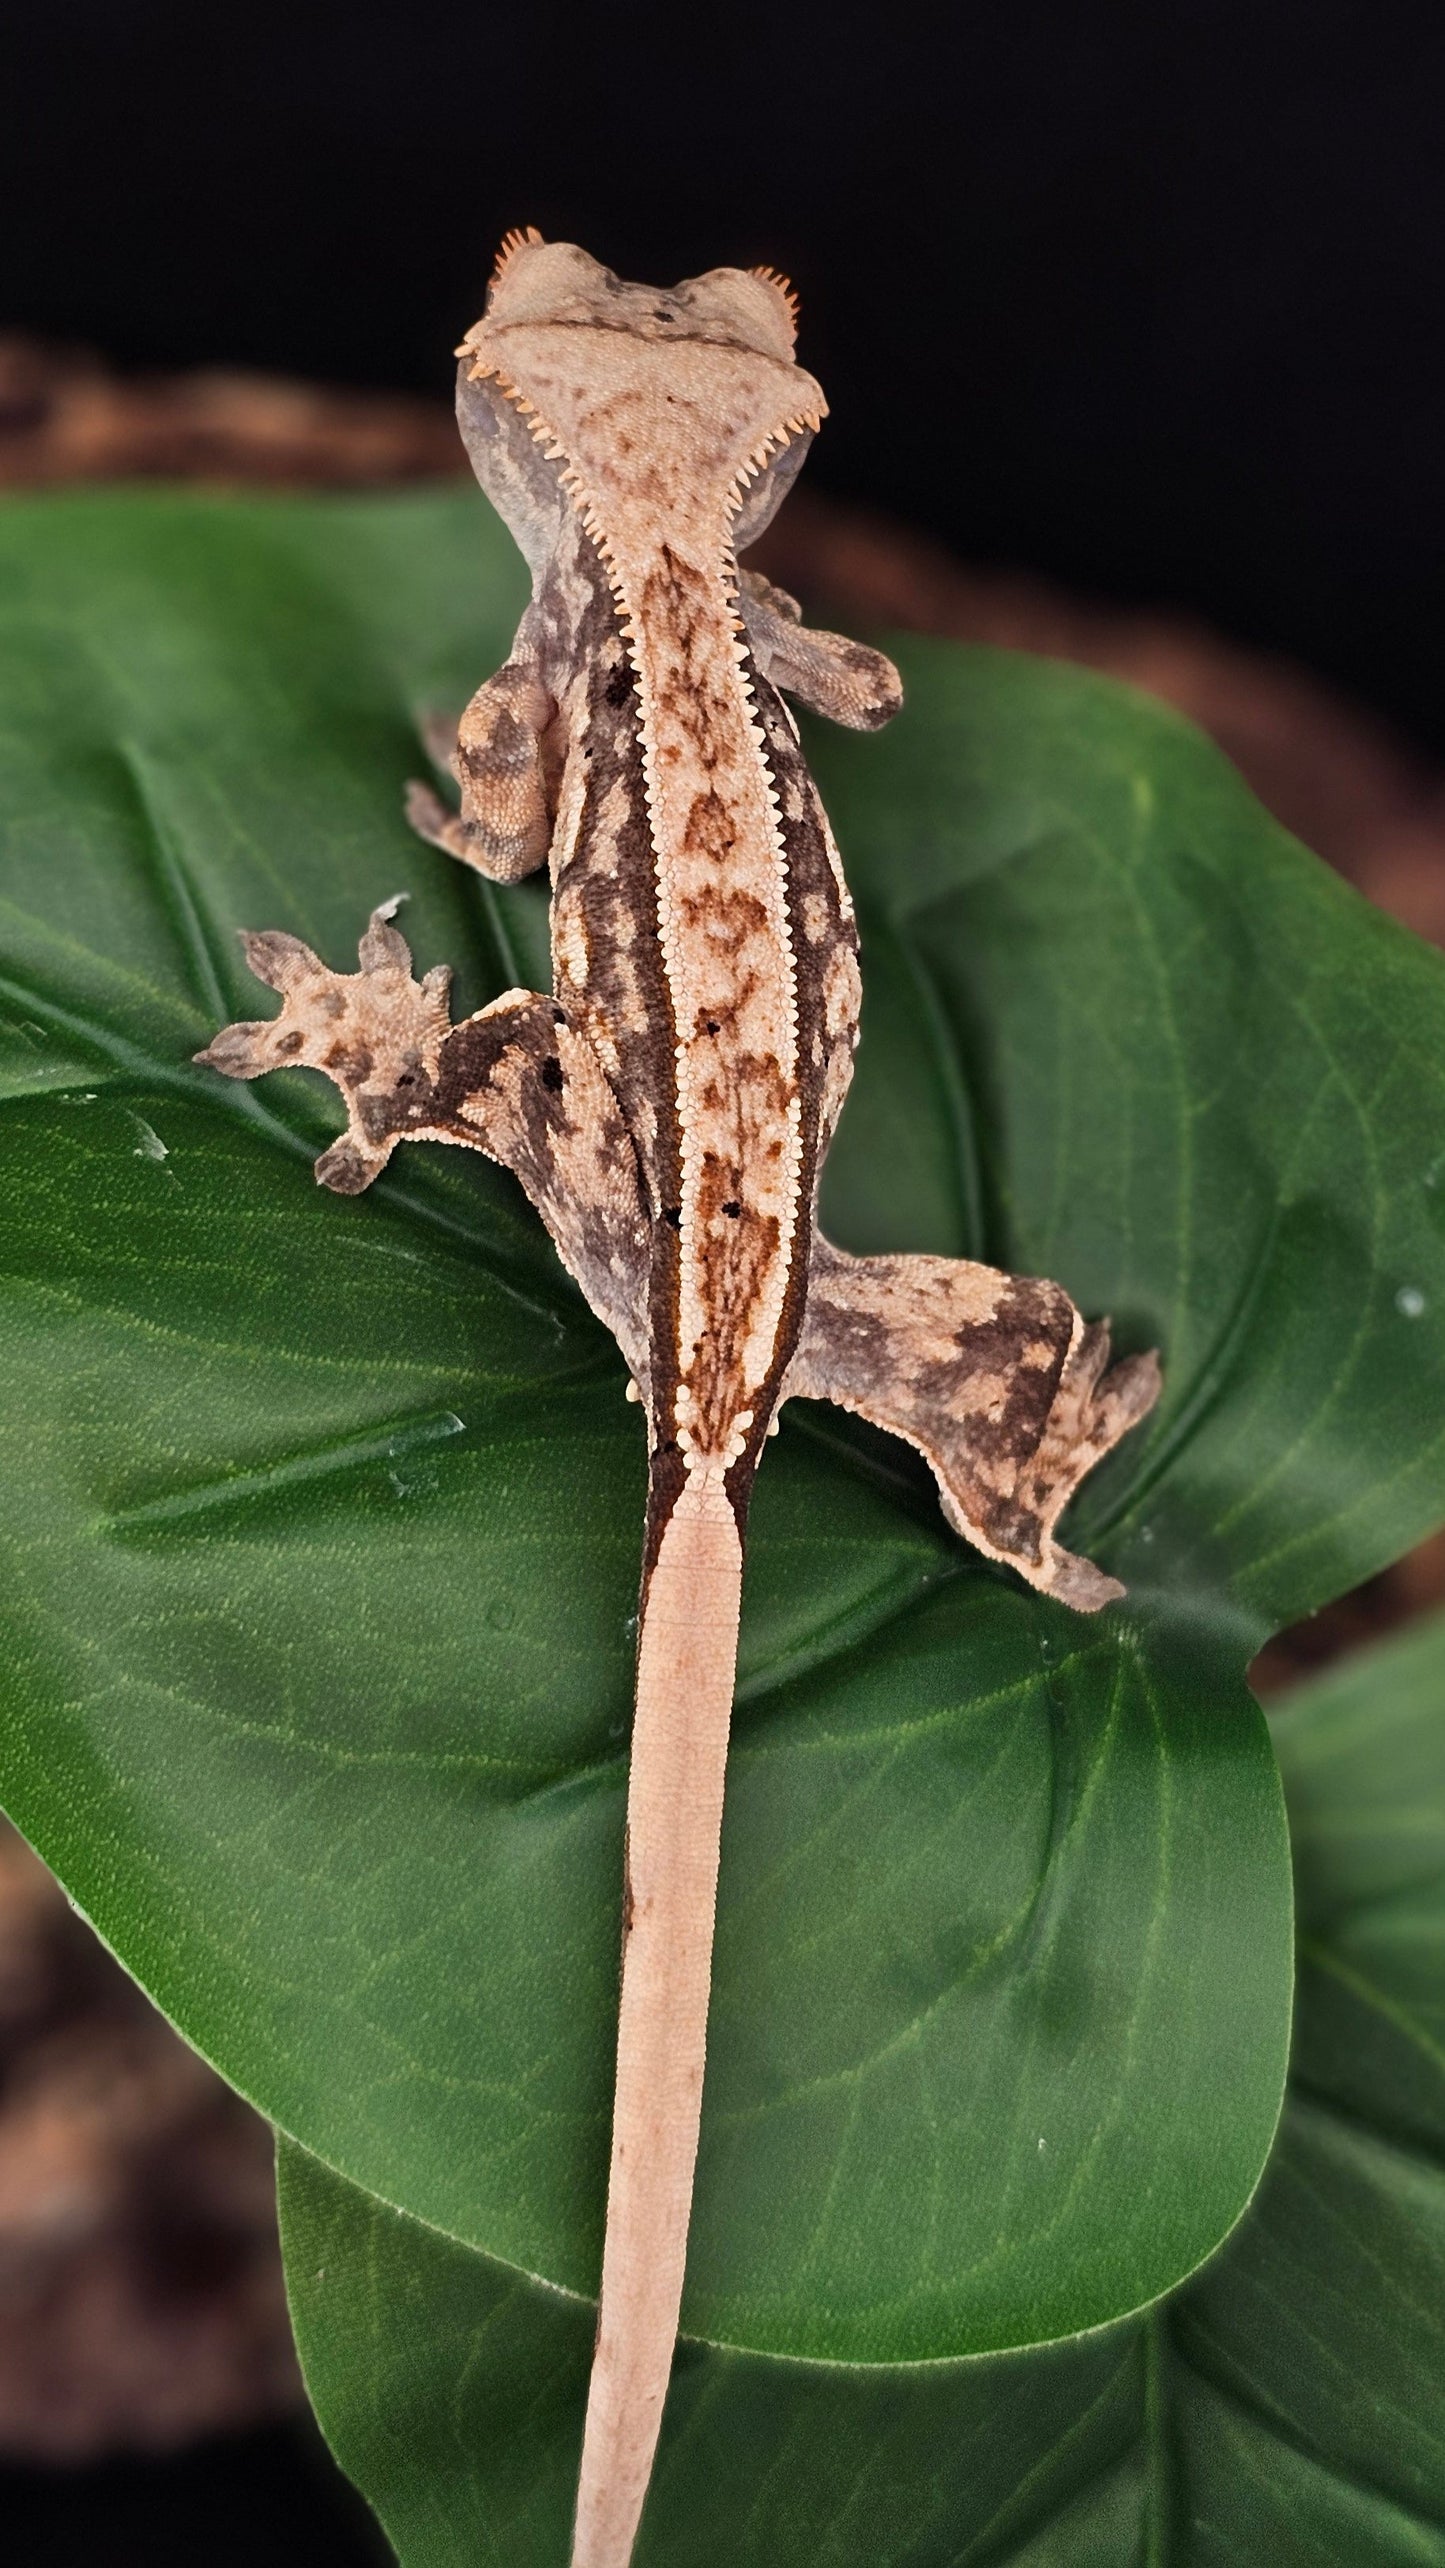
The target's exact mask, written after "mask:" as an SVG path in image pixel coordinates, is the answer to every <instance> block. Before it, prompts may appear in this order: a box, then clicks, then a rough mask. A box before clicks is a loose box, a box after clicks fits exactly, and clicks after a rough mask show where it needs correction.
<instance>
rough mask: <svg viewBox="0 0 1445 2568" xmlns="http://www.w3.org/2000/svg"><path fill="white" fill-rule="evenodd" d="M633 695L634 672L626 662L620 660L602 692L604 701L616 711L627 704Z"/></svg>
mask: <svg viewBox="0 0 1445 2568" xmlns="http://www.w3.org/2000/svg"><path fill="white" fill-rule="evenodd" d="M631 694H632V671H631V669H630V668H629V666H628V664H627V662H626V661H625V660H619V662H618V664H617V666H616V668H615V669H614V670H613V672H612V675H611V677H610V678H609V679H608V681H607V684H606V686H605V687H604V688H603V690H602V696H603V701H604V703H606V704H610V705H611V706H613V708H614V709H615V708H616V707H617V706H619V705H624V704H626V703H627V702H628V700H629V698H630V697H631Z"/></svg>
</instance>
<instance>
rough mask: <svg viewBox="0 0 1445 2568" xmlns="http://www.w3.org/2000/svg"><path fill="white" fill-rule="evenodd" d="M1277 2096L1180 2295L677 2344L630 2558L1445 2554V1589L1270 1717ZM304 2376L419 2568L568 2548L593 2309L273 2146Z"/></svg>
mask: <svg viewBox="0 0 1445 2568" xmlns="http://www.w3.org/2000/svg"><path fill="white" fill-rule="evenodd" d="M1278 1731H1279V1742H1280V1747H1281V1750H1282V1755H1283V1763H1284V1769H1285V1779H1286V1787H1287V1791H1288V1795H1289V1803H1290V1812H1291V1818H1292V1820H1293V1822H1294V1825H1295V1828H1296V1831H1297V1836H1296V1845H1297V1870H1298V1879H1299V1889H1300V1954H1301V1965H1302V1982H1301V2006H1300V2020H1299V2027H1298V2039H1297V2043H1296V2050H1295V2057H1294V2062H1293V2068H1292V2073H1291V2086H1290V2100H1289V2103H1288V2105H1287V2108H1286V2112H1285V2117H1284V2122H1283V2125H1282V2128H1281V2133H1280V2138H1279V2143H1278V2146H1277V2148H1276V2152H1275V2155H1274V2158H1273V2160H1272V2162H1271V2165H1270V2168H1269V2172H1268V2174H1267V2175H1266V2178H1265V2181H1264V2185H1263V2187H1262V2189H1261V2192H1260V2195H1259V2197H1258V2200H1257V2201H1256V2203H1255V2205H1254V2207H1253V2209H1252V2210H1251V2211H1250V2212H1249V2214H1248V2215H1247V2217H1246V2219H1245V2220H1244V2222H1243V2223H1242V2224H1241V2226H1240V2228H1239V2229H1238V2231H1237V2232H1236V2234H1235V2236H1234V2237H1233V2238H1232V2239H1231V2240H1230V2242H1229V2244H1228V2246H1227V2247H1226V2248H1225V2249H1224V2250H1223V2251H1222V2253H1221V2254H1220V2255H1219V2256H1218V2257H1217V2258H1216V2259H1215V2260H1214V2262H1213V2263H1212V2264H1211V2265H1210V2266H1209V2267H1208V2268H1207V2270H1206V2271H1205V2272H1204V2273H1203V2274H1202V2275H1201V2276H1200V2277H1199V2278H1198V2279H1197V2281H1195V2282H1194V2283H1193V2284H1191V2285H1190V2286H1188V2287H1187V2288H1186V2289H1185V2290H1184V2291H1183V2292H1181V2293H1180V2294H1179V2295H1178V2296H1177V2297H1176V2298H1175V2299H1174V2300H1173V2301H1171V2302H1168V2303H1166V2304H1164V2305H1163V2306H1161V2307H1160V2308H1158V2309H1156V2310H1154V2311H1152V2312H1151V2313H1149V2315H1148V2316H1147V2317H1146V2318H1144V2319H1142V2320H1135V2321H1133V2322H1131V2323H1128V2324H1126V2325H1125V2326H1123V2327H1122V2328H1110V2329H1105V2330H1103V2331H1102V2332H1101V2333H1100V2334H1098V2335H1097V2336H1093V2337H1089V2338H1086V2339H1084V2340H1082V2341H1081V2342H1079V2343H1076V2344H1074V2345H1058V2346H1052V2347H1049V2348H1047V2349H1044V2350H1042V2351H1039V2352H1036V2353H1033V2354H1028V2355H1021V2356H1007V2357H993V2358H986V2359H984V2360H982V2361H978V2362H972V2363H952V2364H949V2363H943V2364H935V2365H923V2366H919V2367H915V2368H908V2367H894V2368H891V2369H871V2368H864V2367H848V2366H834V2367H832V2368H828V2367H824V2366H821V2365H810V2364H793V2363H778V2362H770V2361H768V2360H766V2359H765V2358H762V2357H758V2356H746V2355H738V2354H727V2353H722V2352H719V2351H717V2350H716V2349H714V2348H711V2347H705V2346H699V2345H689V2346H686V2347H684V2348H683V2350H682V2352H681V2353H680V2355H679V2359H678V2368H677V2372H676V2375H675V2380H674V2388H673V2396H672V2400H671V2403H670V2406H669V2409H668V2412H667V2416H666V2419H665V2422H664V2426H663V2440H662V2448H661V2454H660V2459H659V2465H658V2475H657V2481H656V2485H655V2489H654V2493H653V2495H652V2497H651V2498H650V2500H649V2504H648V2510H647V2513H646V2515H645V2517H644V2520H643V2531H642V2539H641V2541H640V2543H639V2546H638V2553H637V2560H638V2568H676V2563H681V2562H683V2561H686V2562H687V2563H688V2568H971V2563H979V2568H981V2564H982V2563H987V2568H1005V2563H1007V2568H1096V2563H1097V2568H1158V2563H1160V2562H1164V2561H1168V2562H1170V2563H1171V2568H1220V2563H1224V2562H1238V2563H1240V2568H1266V2563H1268V2568H1407V2564H1408V2568H1421V2563H1426V2562H1431V2563H1435V2568H1439V2563H1440V2562H1441V2561H1445V2404H1442V2399H1441V2384H1442V2382H1445V2039H1442V2037H1445V1619H1442V1620H1441V1621H1439V1622H1437V1623H1435V1624H1434V1625H1433V1627H1431V1628H1430V1629H1428V1630H1425V1631H1422V1632H1421V1633H1419V1634H1418V1635H1412V1636H1411V1637H1410V1638H1408V1639H1407V1640H1405V1641H1403V1642H1400V1643H1396V1644H1394V1645H1392V1646H1391V1647H1389V1648H1386V1649H1382V1650H1379V1651H1377V1652H1373V1653H1371V1654H1370V1655H1369V1656H1368V1657H1362V1658H1361V1659H1359V1660H1357V1661H1356V1662H1355V1663H1354V1664H1353V1665H1351V1666H1349V1667H1347V1668H1345V1669H1343V1670H1341V1671H1340V1672H1339V1673H1337V1674H1335V1675H1332V1676H1331V1677H1329V1678H1328V1679H1327V1680H1325V1681H1324V1682H1322V1683H1319V1684H1316V1685H1315V1686H1313V1687H1311V1688H1310V1689H1309V1691H1308V1692H1307V1693H1302V1694H1301V1695H1300V1696H1299V1697H1297V1698H1296V1699H1295V1700H1294V1701H1293V1702H1292V1703H1291V1704H1289V1705H1288V1706H1287V1708H1286V1709H1285V1710H1284V1711H1283V1712H1282V1714H1281V1715H1280V1716H1279V1723H1278ZM282 2208H283V2216H284V2231H285V2239H286V2247H287V2257H288V2269H289V2274H290V2287H291V2295H292V2306H293V2309H294V2312H295V2315H296V2320H297V2327H298V2335H299V2341H300V2345H301V2349H302V2354H303V2358H304V2361H305V2364H306V2370H307V2377H308V2380H309V2382H310V2385H311V2388H312V2391H313V2394H314V2396H315V2397H316V2399H317V2402H318V2405H319V2409H320V2413H321V2417H322V2421H323V2423H324V2424H325V2426H326V2428H327V2431H328V2433H329V2434H330V2435H331V2437H332V2440H333V2441H334V2443H335V2446H336V2448H337V2450H338V2452H339V2454H340V2457H341V2459H342V2461H343V2462H344V2463H345V2465H346V2467H347V2468H348V2469H350V2470H351V2471H353V2472H354V2474H355V2475H356V2477H357V2478H358V2479H359V2480H360V2482H361V2484H362V2486H363V2487H364V2488H365V2489H366V2490H367V2492H368V2493H369V2494H370V2496H371V2497H372V2499H373V2502H374V2503H375V2504H376V2505H377V2506H378V2508H379V2510H380V2512H381V2515H382V2518H383V2520H384V2522H385V2524H386V2526H387V2529H388V2531H389V2532H390V2534H391V2537H392V2539H393V2541H394V2542H395V2544H396V2547H397V2549H398V2552H399V2553H400V2556H401V2559H402V2561H403V2563H404V2568H463V2563H466V2562H470V2561H472V2560H475V2559H478V2558H486V2559H489V2560H492V2561H495V2562H496V2563H497V2568H553V2563H557V2562H560V2561H562V2560H563V2559H565V2557H566V2550H567V2531H568V2524H569V2516H570V2509H571V2503H572V2492H573V2484H574V2478H575V2471H576V2463H577V2453H578V2446H579V2439H580V2428H581V2415H582V2403H583V2399H584V2396H585V2387H586V2377H587V2368H588V2362H589V2358H590V2354H591V2327H592V2313H591V2311H590V2310H589V2309H587V2308H585V2307H579V2306H578V2305H577V2304H576V2303H572V2302H568V2301H565V2300H563V2299H562V2298H561V2297H560V2296H559V2295H557V2294H554V2293H548V2292H546V2291H544V2290H542V2289H540V2288H539V2287H538V2286H537V2285H536V2284H533V2283H528V2282H526V2281H525V2280H524V2279H523V2278H522V2277H520V2276H519V2275H516V2274H509V2273H507V2272H506V2271H504V2270H503V2269H502V2268H500V2267H498V2266H496V2265H494V2264H490V2263H489V2262H488V2261H487V2260H486V2259H485V2258H482V2257H478V2256H475V2255H467V2254H466V2253H464V2252H463V2251H462V2250H460V2249H458V2248H457V2247H455V2246H453V2245H451V2244H450V2243H449V2242H447V2241H445V2240H443V2239H440V2238H438V2237H436V2236H435V2235H433V2234H430V2233H428V2232H427V2231H425V2230H423V2229H420V2228H418V2227H417V2226H416V2225H415V2224H414V2223H411V2222H406V2221H402V2220H399V2219H398V2218H396V2216H395V2215H394V2214H389V2213H387V2212H384V2211H383V2210H382V2209H381V2207H380V2205H379V2204H377V2203H374V2202H372V2201H370V2200H368V2198H367V2197H366V2196H365V2195H364V2194H362V2193H360V2192H359V2191H358V2190H357V2189H356V2188H354V2187H352V2186H347V2185H344V2184H342V2183H340V2182H339V2181H338V2179H337V2178H336V2177H334V2176H332V2175H330V2174H328V2173H327V2172H325V2171H324V2170H322V2169H321V2168H319V2167H318V2166H317V2165H316V2163H315V2161H314V2160H310V2159H307V2158H306V2157H305V2156H304V2155H303V2153H302V2152H300V2151H298V2150H295V2149H291V2148H288V2149H286V2150H285V2151H284V2152H283V2157H282Z"/></svg>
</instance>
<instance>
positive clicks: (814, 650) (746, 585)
mask: <svg viewBox="0 0 1445 2568" xmlns="http://www.w3.org/2000/svg"><path fill="white" fill-rule="evenodd" d="M738 605H739V607H740V609H741V611H742V618H743V622H744V624H745V626H746V627H747V635H748V640H749V642H750V643H751V645H752V648H753V653H754V656H755V658H756V659H757V662H758V666H759V668H760V669H761V670H762V673H763V675H764V677H765V678H769V679H771V681H772V683H773V685H774V686H775V687H780V688H781V689H782V691H783V693H784V695H790V696H795V697H796V698H797V701H798V703H799V704H805V705H806V706H807V708H808V711H809V712H810V713H821V714H826V716H827V718H828V720H829V721H830V722H841V723H842V724H843V725H844V726H845V728H846V729H848V730H849V731H878V730H881V728H882V726H883V724H884V723H885V722H891V721H892V719H893V716H894V714H895V713H896V712H897V711H898V708H899V706H900V705H901V704H902V702H903V682H902V680H901V679H900V677H899V675H898V671H897V670H896V669H895V667H894V666H893V663H892V661H891V660H889V659H886V658H885V657H884V654H883V653H882V652H881V651H870V649H869V648H868V645H867V643H866V642H851V641H850V640H849V639H848V636H847V635H846V634H845V633H820V632H815V631H814V630H813V628H812V626H811V625H807V624H805V623H804V622H803V610H802V608H801V607H800V606H799V604H798V601H797V599H796V598H794V597H789V595H788V592H787V590H786V589H780V588H775V587H774V586H773V583H772V581H771V580H765V579H764V578H763V576H762V573H761V572H760V571H744V572H743V573H742V580H741V588H740V592H739V597H738Z"/></svg>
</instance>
